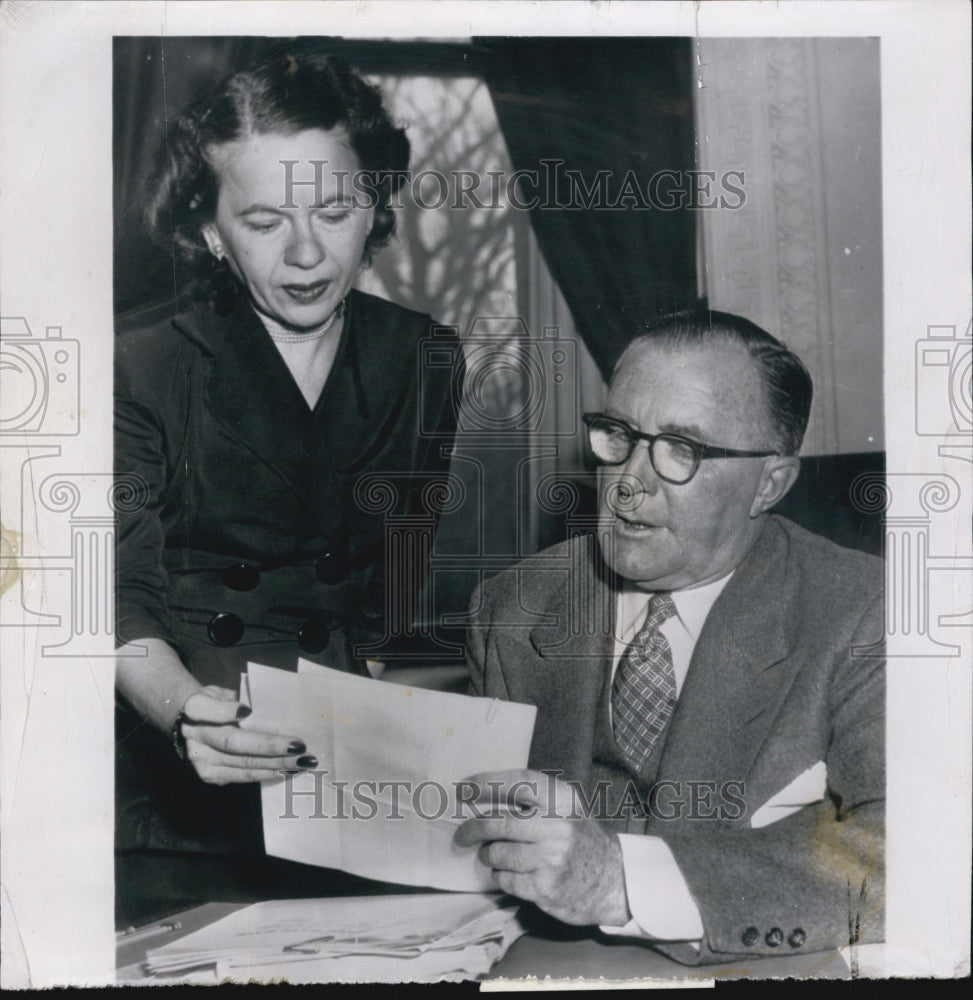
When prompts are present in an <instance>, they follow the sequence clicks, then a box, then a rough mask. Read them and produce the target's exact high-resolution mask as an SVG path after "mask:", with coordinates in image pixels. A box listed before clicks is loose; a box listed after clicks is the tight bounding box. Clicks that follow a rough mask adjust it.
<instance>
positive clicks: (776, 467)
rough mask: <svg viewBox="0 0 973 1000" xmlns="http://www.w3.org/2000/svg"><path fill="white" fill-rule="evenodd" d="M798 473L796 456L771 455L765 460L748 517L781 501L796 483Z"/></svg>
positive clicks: (799, 468) (799, 462)
mask: <svg viewBox="0 0 973 1000" xmlns="http://www.w3.org/2000/svg"><path fill="white" fill-rule="evenodd" d="M800 471H801V460H800V459H799V458H798V457H797V456H796V455H772V456H771V457H770V458H765V459H764V467H763V471H762V473H761V476H760V484H759V486H758V487H757V493H756V495H755V496H754V498H753V503H752V504H751V506H750V516H751V517H757V516H758V515H759V514H763V513H765V512H766V511H768V510H770V508H771V507H773V506H774V504H776V503H777V502H778V501H780V500H782V499H783V498H784V496H786V494H787V492H788V490H790V488H791V487H792V486H793V485H794V483H795V482H797V477H798V475H799V474H800Z"/></svg>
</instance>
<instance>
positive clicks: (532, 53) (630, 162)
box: [474, 38, 697, 375]
mask: <svg viewBox="0 0 973 1000" xmlns="http://www.w3.org/2000/svg"><path fill="white" fill-rule="evenodd" d="M691 44H692V40H691V39H688V38H477V39H475V40H474V49H475V51H476V54H477V61H478V63H479V68H480V69H481V71H482V72H483V75H484V77H485V78H486V81H487V83H488V85H489V87H490V93H491V96H492V98H493V103H494V106H495V107H496V111H497V117H498V118H499V121H500V126H501V128H502V129H503V134H504V138H505V139H506V142H507V147H508V149H509V151H510V156H511V159H512V161H513V165H514V168H515V170H526V171H530V172H531V175H530V180H529V181H528V183H527V184H525V185H523V187H522V196H521V197H522V201H523V202H525V203H526V202H527V201H528V199H529V197H530V196H531V195H534V196H535V197H536V199H537V201H538V205H537V207H534V208H533V209H532V210H531V222H532V224H533V228H534V231H535V233H536V234H537V239H538V242H539V243H540V247H541V250H542V252H543V254H544V257H545V259H546V260H547V264H548V267H549V268H550V270H551V273H552V274H553V275H554V278H555V279H556V281H557V283H558V285H559V286H560V288H561V291H562V292H563V293H564V296H565V298H566V300H567V303H568V306H569V307H570V309H571V313H572V315H573V317H574V321H575V325H576V327H577V330H578V333H579V334H580V336H581V337H582V338H583V340H584V341H585V343H586V344H587V345H588V348H589V350H590V351H591V354H592V356H593V357H594V359H595V361H596V362H597V364H598V366H599V368H600V369H601V371H602V373H603V374H605V375H607V374H608V373H610V371H611V367H612V365H613V364H614V362H615V360H616V359H617V357H618V355H619V354H620V353H621V351H622V349H623V348H624V346H625V345H626V343H627V342H628V341H629V340H630V339H631V337H632V333H633V327H634V326H635V325H636V324H637V323H639V322H642V321H645V320H647V319H651V318H653V317H655V316H658V315H662V314H664V313H668V312H672V311H674V310H677V309H685V308H689V307H691V306H693V305H695V304H696V292H697V288H696V242H695V241H696V236H695V219H694V213H693V212H692V211H691V210H689V209H688V208H687V207H682V208H676V209H673V210H668V209H667V208H665V207H660V206H662V205H667V204H670V203H672V202H673V201H675V200H677V199H678V197H680V196H679V195H678V192H677V191H676V188H677V187H678V186H680V185H681V186H682V187H683V188H684V189H687V192H688V185H689V184H690V183H691V181H690V179H689V176H688V174H687V171H690V170H692V169H693V166H694V156H693V153H694V138H695V132H694V123H693V108H692V65H693V63H692V49H691ZM545 160H547V161H559V162H558V163H557V165H556V166H554V165H553V164H551V163H547V164H546V165H545V163H544V161H545ZM569 171H572V172H577V173H576V175H575V176H576V177H580V178H581V179H583V188H582V189H579V188H578V187H577V185H576V183H574V182H572V177H571V175H570V174H569V173H568V172H569ZM599 171H601V172H606V171H607V177H605V176H604V173H603V174H602V180H601V181H598V175H599ZM660 171H670V172H674V173H671V174H669V175H668V176H666V177H664V178H662V179H660V181H659V182H658V188H657V190H656V192H655V195H657V197H656V196H655V195H654V193H653V189H652V185H651V180H652V178H653V176H655V175H657V174H658V173H659V172H660ZM535 175H536V177H537V181H538V183H537V189H536V191H535V190H534V189H533V177H534V176H535ZM633 179H634V180H635V181H637V182H638V190H636V189H635V188H634V187H633V186H632V182H633ZM599 184H600V185H601V187H599ZM586 192H587V193H586ZM579 194H580V197H579ZM586 200H587V201H588V202H589V205H588V207H584V202H585V201H586ZM612 206H615V207H612Z"/></svg>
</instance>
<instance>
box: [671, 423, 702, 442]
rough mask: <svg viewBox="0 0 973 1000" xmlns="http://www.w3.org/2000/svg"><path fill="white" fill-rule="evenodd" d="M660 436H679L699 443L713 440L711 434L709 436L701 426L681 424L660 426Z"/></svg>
mask: <svg viewBox="0 0 973 1000" xmlns="http://www.w3.org/2000/svg"><path fill="white" fill-rule="evenodd" d="M659 433H660V434H678V435H679V437H685V438H692V439H693V440H694V441H699V442H700V443H703V442H705V441H707V440H709V439H711V438H712V435H711V434H707V433H706V431H704V430H703V428H702V427H700V426H699V424H679V423H673V422H671V421H670V422H669V423H665V424H660V425H659Z"/></svg>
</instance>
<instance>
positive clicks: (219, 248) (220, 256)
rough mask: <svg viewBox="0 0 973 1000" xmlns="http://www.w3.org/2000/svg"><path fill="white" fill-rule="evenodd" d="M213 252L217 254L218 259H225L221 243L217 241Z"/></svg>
mask: <svg viewBox="0 0 973 1000" xmlns="http://www.w3.org/2000/svg"><path fill="white" fill-rule="evenodd" d="M213 253H214V255H215V256H216V259H217V260H222V259H223V247H222V246H221V245H220V244H219V243H217V244H216V246H215V247H213Z"/></svg>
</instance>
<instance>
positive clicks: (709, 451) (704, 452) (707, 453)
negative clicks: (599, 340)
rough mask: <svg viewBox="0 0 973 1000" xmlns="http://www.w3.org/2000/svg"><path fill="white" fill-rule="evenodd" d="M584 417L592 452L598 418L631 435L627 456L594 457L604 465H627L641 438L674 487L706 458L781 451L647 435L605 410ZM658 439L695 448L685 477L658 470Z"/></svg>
mask: <svg viewBox="0 0 973 1000" xmlns="http://www.w3.org/2000/svg"><path fill="white" fill-rule="evenodd" d="M581 419H582V420H584V422H585V426H586V427H587V428H588V446H589V447H590V448H591V450H592V452H594V447H593V446H592V444H591V425H592V424H593V423H594V422H595V421H600V422H604V423H607V424H614V425H615V426H616V427H618V428H619V429H620V430H622V431H624V432H625V434H626V435H627V436H628V441H629V448H628V453H627V454H626V455H625V457H624V458H622V459H620V460H619V461H617V462H606V461H605V460H604V459H602V458H598V456H597V455H596V456H595V458H596V459H597V460H598V462H599V463H600V464H601V465H608V466H616V465H624V464H625V463H626V462H627V461H628V460H629V459H630V458H631V457H632V452H633V451H635V446H636V445H637V444H638V443H639V441H647V442H648V444H649V449H648V450H649V461H650V462H651V463H652V468H653V469H655V474H656V475H657V476H658V477H659V478H660V479H662V480H665V482H667V483H672V484H673V485H674V486H685V485H686V483H688V482H689V481H690V480H691V479H692V478H693V476H695V475H696V473H697V472H698V471H699V463H700V462H701V461H702V460H703V459H704V458H769V457H770V456H771V455H777V454H778V452H776V451H741V450H740V449H739V448H719V447H717V446H716V445H711V444H703V443H702V442H700V441H694V440H693V439H692V438H688V437H683V436H682V435H681V434H644V433H643V432H642V431H637V430H636V429H635V428H634V427H631V426H629V425H628V424H627V423H625V421H624V420H619V419H618V418H617V417H609V416H608V414H606V413H585V414H584V415H583V416H582V418H581ZM656 441H675V442H677V443H679V444H681V445H687V446H688V447H689V448H691V449H692V452H693V459H694V460H693V467H692V471H690V473H689V475H688V476H686V478H685V479H672V478H670V477H669V476H665V475H663V474H662V473H661V472H660V471H659V470H658V468H657V467H656V464H655V454H654V449H655V442H656Z"/></svg>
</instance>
